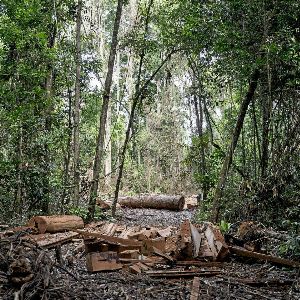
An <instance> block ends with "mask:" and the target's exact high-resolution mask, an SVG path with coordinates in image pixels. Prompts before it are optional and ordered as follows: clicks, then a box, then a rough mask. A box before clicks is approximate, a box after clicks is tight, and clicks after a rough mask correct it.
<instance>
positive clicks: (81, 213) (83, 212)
mask: <svg viewBox="0 0 300 300" xmlns="http://www.w3.org/2000/svg"><path fill="white" fill-rule="evenodd" d="M68 212H69V214H71V215H76V216H78V217H81V218H82V219H83V220H86V218H87V215H88V209H87V207H83V206H71V207H70V208H69V209H68ZM95 220H99V221H100V220H107V215H106V214H104V212H103V210H102V209H101V208H100V207H98V206H96V209H95Z"/></svg>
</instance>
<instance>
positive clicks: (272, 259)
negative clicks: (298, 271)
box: [229, 246, 300, 268]
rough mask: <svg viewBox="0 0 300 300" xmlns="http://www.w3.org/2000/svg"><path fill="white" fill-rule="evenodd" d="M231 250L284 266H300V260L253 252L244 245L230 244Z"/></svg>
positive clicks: (241, 254)
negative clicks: (243, 246)
mask: <svg viewBox="0 0 300 300" xmlns="http://www.w3.org/2000/svg"><path fill="white" fill-rule="evenodd" d="M229 250H230V252H232V253H235V254H237V255H239V256H244V257H249V258H256V259H259V260H264V261H268V262H272V263H276V264H280V265H283V266H289V267H295V268H297V267H300V262H298V261H293V260H289V259H284V258H280V257H277V256H272V255H267V254H262V253H258V252H252V251H248V250H246V249H244V248H242V247H236V246H230V247H229Z"/></svg>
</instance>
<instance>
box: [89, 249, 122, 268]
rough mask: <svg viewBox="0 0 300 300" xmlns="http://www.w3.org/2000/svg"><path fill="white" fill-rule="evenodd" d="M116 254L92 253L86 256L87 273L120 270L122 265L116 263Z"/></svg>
mask: <svg viewBox="0 0 300 300" xmlns="http://www.w3.org/2000/svg"><path fill="white" fill-rule="evenodd" d="M117 258H118V256H117V253H116V252H92V253H88V254H87V256H86V267H87V270H88V271H89V272H97V271H113V270H119V269H122V264H121V263H119V262H117Z"/></svg>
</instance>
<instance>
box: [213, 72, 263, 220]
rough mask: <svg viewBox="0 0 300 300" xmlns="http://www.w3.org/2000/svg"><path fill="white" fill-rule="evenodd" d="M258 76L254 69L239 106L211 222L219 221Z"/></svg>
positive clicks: (214, 200)
mask: <svg viewBox="0 0 300 300" xmlns="http://www.w3.org/2000/svg"><path fill="white" fill-rule="evenodd" d="M259 76H260V72H259V70H258V69H255V70H254V72H253V73H252V75H251V77H250V83H249V87H248V92H247V94H246V96H245V98H244V99H243V101H242V103H241V106H240V110H239V115H238V118H237V121H236V124H235V128H234V131H233V133H232V136H231V143H230V145H229V148H228V151H227V154H226V157H225V159H224V162H223V166H222V169H221V172H220V178H219V182H218V185H217V188H216V192H215V195H214V199H213V209H212V217H211V218H212V221H213V222H218V220H219V214H220V208H221V198H222V196H223V190H224V187H225V183H226V179H227V175H228V172H229V169H230V166H231V164H232V158H233V154H234V151H235V148H236V146H237V142H238V139H239V136H240V133H241V130H242V128H243V124H244V119H245V116H246V113H247V109H248V106H249V104H250V102H251V101H252V99H253V97H254V93H255V90H256V88H257V83H258V79H259Z"/></svg>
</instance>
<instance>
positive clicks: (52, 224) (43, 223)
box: [28, 215, 84, 233]
mask: <svg viewBox="0 0 300 300" xmlns="http://www.w3.org/2000/svg"><path fill="white" fill-rule="evenodd" d="M28 226H30V227H35V228H38V230H39V233H45V232H49V233H56V232H61V231H65V230H73V229H79V228H83V227H84V223H83V220H82V218H80V217H78V216H72V215H62V216H36V217H33V218H31V219H30V220H29V221H28Z"/></svg>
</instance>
